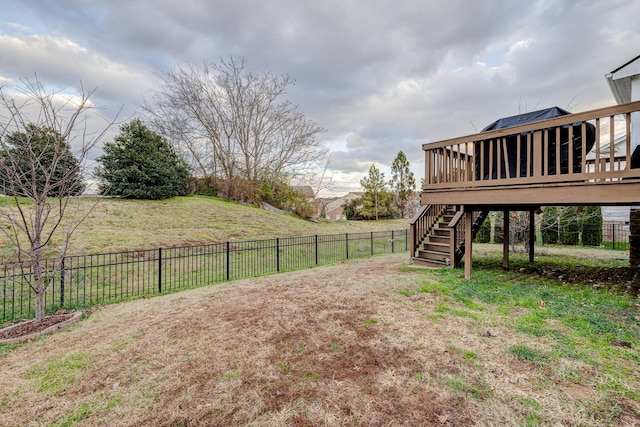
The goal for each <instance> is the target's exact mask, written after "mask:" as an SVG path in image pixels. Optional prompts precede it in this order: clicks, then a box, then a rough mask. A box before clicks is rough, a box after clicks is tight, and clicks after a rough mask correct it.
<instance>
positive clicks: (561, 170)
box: [422, 101, 640, 192]
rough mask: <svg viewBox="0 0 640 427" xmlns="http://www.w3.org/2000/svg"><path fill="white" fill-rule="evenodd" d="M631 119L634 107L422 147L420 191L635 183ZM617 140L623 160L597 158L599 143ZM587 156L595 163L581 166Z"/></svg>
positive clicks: (637, 106) (638, 108) (637, 108)
mask: <svg viewBox="0 0 640 427" xmlns="http://www.w3.org/2000/svg"><path fill="white" fill-rule="evenodd" d="M632 113H634V114H639V115H640V101H636V102H631V103H628V104H623V105H617V106H614V107H605V108H600V109H596V110H591V111H586V112H581V113H574V114H569V115H566V116H561V117H556V118H552V119H547V120H541V121H538V122H534V123H527V124H524V125H519V126H513V127H509V128H503V129H497V130H493V131H488V132H483V133H477V134H474V135H468V136H463V137H458V138H451V139H447V140H443V141H438V142H433V143H428V144H423V146H422V148H423V150H424V151H425V181H424V186H423V191H424V192H428V191H429V190H438V191H441V190H448V189H450V190H465V189H474V188H480V187H482V188H486V187H499V186H511V185H532V184H548V183H567V184H571V183H576V182H579V183H582V184H585V185H590V184H598V183H601V182H602V183H603V182H611V181H620V180H623V179H624V180H629V179H635V180H640V167H639V168H632V167H631V166H632V165H631V155H632V145H631V114H632ZM634 120H635V119H634ZM620 136H624V144H625V145H626V155H625V156H623V158H621V159H617V160H616V159H614V157H615V154H614V150H609V151H610V152H609V153H601V151H600V146H601V143H602V144H604V143H607V142H609V143H613V141H614V140H615V139H616V138H617V137H618V138H619V137H620ZM592 147H593V148H592ZM590 152H591V153H592V154H593V155H594V157H595V159H596V160H592V159H589V160H588V161H587V154H589V153H590ZM590 157H591V156H590ZM602 160H604V161H602ZM614 160H615V161H614ZM634 166H635V165H634Z"/></svg>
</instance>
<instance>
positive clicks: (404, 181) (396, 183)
mask: <svg viewBox="0 0 640 427" xmlns="http://www.w3.org/2000/svg"><path fill="white" fill-rule="evenodd" d="M389 184H390V186H391V192H392V193H393V196H394V199H395V200H394V206H395V207H396V208H397V209H398V213H399V216H400V218H406V217H407V216H411V214H412V203H413V197H414V195H415V188H416V179H415V177H414V175H413V172H411V170H410V169H409V161H408V160H407V156H406V155H405V154H404V153H403V152H402V151H399V152H398V154H397V155H396V158H395V159H394V160H393V163H392V164H391V181H390V182H389Z"/></svg>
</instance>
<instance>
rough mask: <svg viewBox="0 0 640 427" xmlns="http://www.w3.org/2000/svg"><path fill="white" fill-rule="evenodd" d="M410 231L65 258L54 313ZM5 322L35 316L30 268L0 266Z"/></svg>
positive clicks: (371, 249) (53, 292)
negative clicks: (30, 284)
mask: <svg viewBox="0 0 640 427" xmlns="http://www.w3.org/2000/svg"><path fill="white" fill-rule="evenodd" d="M408 236H409V232H408V230H406V229H405V230H392V231H380V232H370V233H347V234H332V235H315V236H305V237H285V238H276V239H266V240H252V241H237V242H236V241H231V242H224V243H211V244H206V245H197V246H186V247H175V248H159V249H154V250H140V251H129V252H117V253H107V254H97V255H73V256H67V257H65V258H64V260H63V263H62V267H60V268H59V269H57V270H54V269H53V265H54V262H53V261H52V260H49V261H48V262H45V263H44V266H45V267H44V270H45V272H44V277H45V278H46V280H48V282H49V286H48V288H47V291H46V295H45V307H46V311H47V313H53V312H55V311H57V310H59V309H62V308H64V309H75V308H83V307H89V306H92V305H99V304H107V303H113V302H118V301H124V300H128V299H135V298H141V297H150V296H152V295H158V294H163V293H171V292H176V291H179V290H184V289H189V288H195V287H200V286H204V285H209V284H213V283H220V282H225V281H229V280H235V279H243V278H248V277H256V276H263V275H267V274H273V273H278V272H285V271H293V270H300V269H304V268H310V267H314V266H318V265H327V264H332V263H336V262H339V261H342V260H345V259H353V258H363V257H367V256H372V255H376V254H383V253H395V252H405V251H408V250H409V244H408ZM0 268H2V270H1V271H0V286H1V291H2V307H1V311H0V324H3V323H6V322H11V321H16V320H20V319H25V318H30V317H34V316H35V300H34V295H33V291H32V290H31V288H30V286H29V283H30V280H31V273H30V272H29V271H28V267H25V266H21V265H19V264H16V263H5V264H3V265H2V266H0Z"/></svg>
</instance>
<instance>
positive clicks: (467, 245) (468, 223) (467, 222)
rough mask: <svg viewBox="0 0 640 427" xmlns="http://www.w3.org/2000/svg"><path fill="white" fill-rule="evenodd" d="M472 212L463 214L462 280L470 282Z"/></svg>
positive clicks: (466, 211)
mask: <svg viewBox="0 0 640 427" xmlns="http://www.w3.org/2000/svg"><path fill="white" fill-rule="evenodd" d="M472 254H473V211H468V210H465V213H464V278H465V279H467V280H471V272H472V266H473V264H472V263H473V261H472V259H473V256H472Z"/></svg>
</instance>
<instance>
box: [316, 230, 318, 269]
mask: <svg viewBox="0 0 640 427" xmlns="http://www.w3.org/2000/svg"><path fill="white" fill-rule="evenodd" d="M316 265H318V235H317V234H316Z"/></svg>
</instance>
